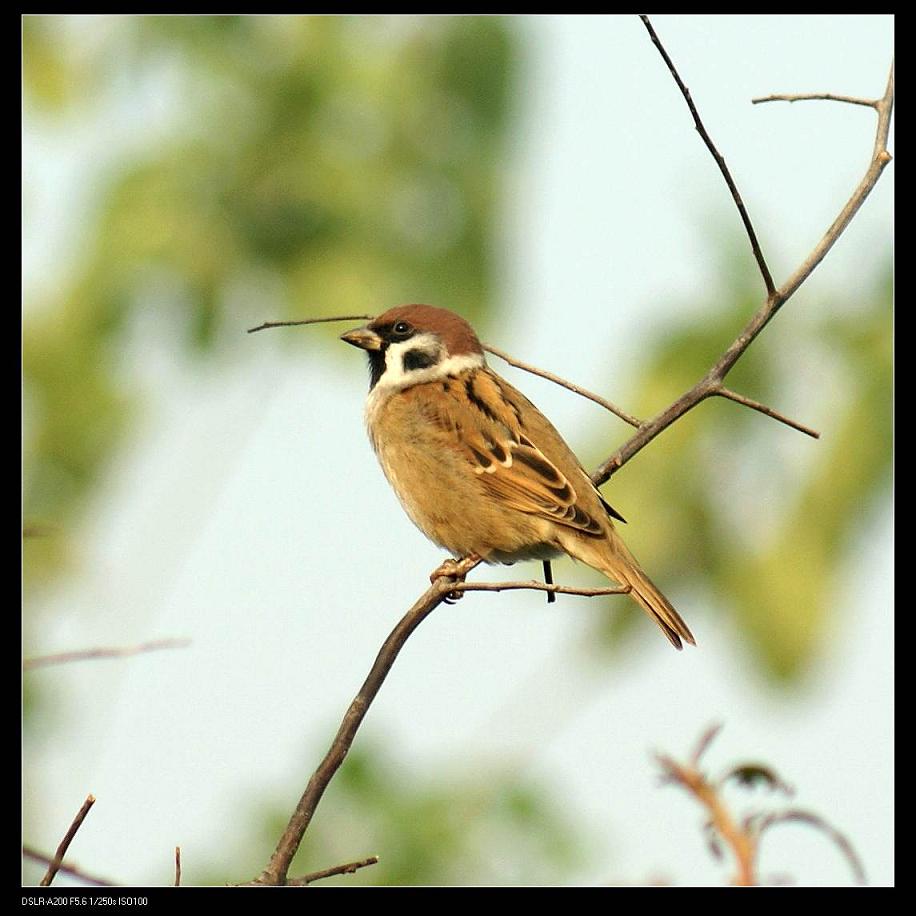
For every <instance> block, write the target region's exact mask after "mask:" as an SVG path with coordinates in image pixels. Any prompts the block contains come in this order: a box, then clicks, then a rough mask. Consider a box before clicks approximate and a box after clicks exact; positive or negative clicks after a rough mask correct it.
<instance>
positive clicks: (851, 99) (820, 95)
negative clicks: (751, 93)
mask: <svg viewBox="0 0 916 916" xmlns="http://www.w3.org/2000/svg"><path fill="white" fill-rule="evenodd" d="M816 99H819V100H822V101H825V102H845V103H846V104H847V105H865V106H866V107H868V108H877V107H878V102H879V101H880V100H879V99H860V98H857V97H856V96H852V95H834V93H832V92H798V93H792V94H786V93H779V94H776V93H774V94H773V95H761V96H757V98H755V99H751V104H752V105H761V104H763V103H764V102H808V101H813V100H816Z"/></svg>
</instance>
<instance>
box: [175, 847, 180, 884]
mask: <svg viewBox="0 0 916 916" xmlns="http://www.w3.org/2000/svg"><path fill="white" fill-rule="evenodd" d="M174 886H175V887H180V886H181V847H180V846H176V847H175V885H174Z"/></svg>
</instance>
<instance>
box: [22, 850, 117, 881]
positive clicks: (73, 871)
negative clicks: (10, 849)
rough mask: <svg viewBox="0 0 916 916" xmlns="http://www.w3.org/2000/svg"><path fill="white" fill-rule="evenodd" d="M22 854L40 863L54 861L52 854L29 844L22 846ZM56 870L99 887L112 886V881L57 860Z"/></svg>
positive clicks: (47, 863) (45, 863) (44, 863)
mask: <svg viewBox="0 0 916 916" xmlns="http://www.w3.org/2000/svg"><path fill="white" fill-rule="evenodd" d="M22 854H23V856H25V858H27V859H31V860H32V861H33V862H40V863H41V864H42V865H46V866H47V865H51V864H52V863H53V862H54V857H53V856H49V855H45V853H43V852H39V851H38V850H37V849H33V848H32V847H31V846H23V847H22ZM57 870H58V872H63V873H64V874H65V875H70V876H71V877H72V878H78V879H79V880H80V881H85V882H87V883H88V884H98V885H99V886H101V887H114V882H113V881H108V880H107V879H105V878H98V877H96V876H95V875H90V874H87V873H86V872H84V871H83V870H82V869H81V868H77V867H76V866H75V865H70V864H68V863H66V862H59V863H58V864H57Z"/></svg>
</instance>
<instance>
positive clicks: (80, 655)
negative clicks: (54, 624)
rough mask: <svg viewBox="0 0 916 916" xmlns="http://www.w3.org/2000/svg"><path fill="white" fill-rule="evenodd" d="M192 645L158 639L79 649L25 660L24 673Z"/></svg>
mask: <svg viewBox="0 0 916 916" xmlns="http://www.w3.org/2000/svg"><path fill="white" fill-rule="evenodd" d="M190 644H191V640H190V639H156V640H153V641H152V642H144V643H140V645H138V646H122V647H116V648H110V649H78V650H75V651H73V652H59V653H57V654H55V655H37V656H35V657H33V658H27V659H24V660H23V662H22V669H23V671H31V670H32V669H34V668H44V667H45V666H47V665H63V664H66V663H67V662H81V661H88V660H90V659H96V658H126V657H128V656H130V655H139V654H140V653H142V652H154V651H156V650H158V649H183V648H185V647H186V646H189V645H190Z"/></svg>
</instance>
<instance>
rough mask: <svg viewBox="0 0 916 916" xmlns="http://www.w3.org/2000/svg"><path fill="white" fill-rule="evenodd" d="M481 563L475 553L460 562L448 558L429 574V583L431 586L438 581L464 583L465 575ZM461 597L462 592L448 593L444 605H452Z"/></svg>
mask: <svg viewBox="0 0 916 916" xmlns="http://www.w3.org/2000/svg"><path fill="white" fill-rule="evenodd" d="M482 561H483V557H480V556H478V555H477V554H476V553H472V554H469V555H468V556H466V557H462V558H461V559H460V560H453V559H451V557H449V559H447V560H445V561H444V562H442V563H440V564H439V566H437V567H436V568H435V569H434V570H433V571H432V572H431V573H430V574H429V581H430V582H431V583H432V584H433V585H435V584H436V583H437V582H438V581H439V579H448V580H450V581H451V582H464V580H465V578H466V577H467V574H468V573H469V572H470V571H471V570H472V569H473V568H474V567H475V566H477V564H478V563H481V562H482ZM462 597H464V592H461V591H454V592H449V593H448V594H447V595H446V596H445V598H444V601H445V603H446V604H454V603H455V602H456V601H458V600H459V599H460V598H462Z"/></svg>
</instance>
